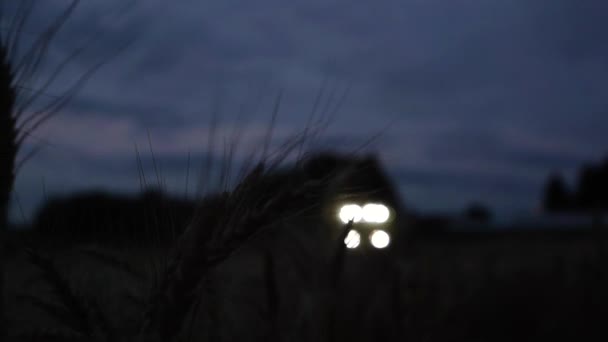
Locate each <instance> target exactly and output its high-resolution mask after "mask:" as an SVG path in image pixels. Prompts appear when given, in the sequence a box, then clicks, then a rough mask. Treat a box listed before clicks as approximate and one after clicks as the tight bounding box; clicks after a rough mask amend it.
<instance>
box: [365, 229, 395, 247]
mask: <svg viewBox="0 0 608 342" xmlns="http://www.w3.org/2000/svg"><path fill="white" fill-rule="evenodd" d="M369 240H370V242H371V243H372V246H374V247H376V248H379V249H380V248H385V247H387V246H388V245H389V244H390V243H391V237H390V236H389V235H388V233H387V232H385V231H384V230H374V231H373V232H372V233H371V235H370V236H369Z"/></svg>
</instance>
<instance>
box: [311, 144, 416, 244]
mask: <svg viewBox="0 0 608 342" xmlns="http://www.w3.org/2000/svg"><path fill="white" fill-rule="evenodd" d="M306 169H308V170H309V173H310V174H312V175H313V176H317V177H318V175H319V174H324V175H327V174H330V173H332V172H329V170H332V171H333V175H334V177H333V179H332V181H331V182H330V184H329V186H328V189H327V194H328V195H327V196H325V197H324V205H323V210H324V213H323V214H322V216H323V218H324V219H325V220H326V223H327V225H328V226H329V227H331V228H330V229H332V230H333V231H332V233H333V234H332V235H334V236H336V235H339V233H343V232H342V231H341V228H342V227H344V226H345V225H346V224H348V223H349V222H350V221H351V220H352V228H351V229H350V231H349V232H347V233H346V237H345V239H344V244H345V245H346V247H347V248H348V249H350V250H353V251H354V250H357V251H361V250H375V249H377V250H381V249H386V248H390V247H392V246H394V245H395V244H396V243H397V242H398V240H399V239H401V238H403V237H404V236H405V235H406V234H405V233H406V230H407V229H408V227H407V224H406V220H407V219H406V212H405V208H404V206H403V203H402V201H401V199H400V198H399V196H398V194H397V192H396V191H395V187H394V185H393V183H392V182H391V180H390V179H389V177H388V175H387V174H386V172H385V171H384V169H383V168H382V166H381V164H380V161H379V160H378V158H377V157H376V156H374V155H367V156H362V157H353V156H345V155H342V156H338V155H335V154H320V155H317V156H315V157H314V158H312V159H310V160H308V161H307V166H306Z"/></svg>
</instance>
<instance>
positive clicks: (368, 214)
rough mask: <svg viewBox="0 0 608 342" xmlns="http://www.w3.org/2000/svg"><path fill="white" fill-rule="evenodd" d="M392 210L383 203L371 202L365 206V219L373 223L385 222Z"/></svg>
mask: <svg viewBox="0 0 608 342" xmlns="http://www.w3.org/2000/svg"><path fill="white" fill-rule="evenodd" d="M390 215H391V214H390V211H389V210H388V208H387V207H386V206H385V205H383V204H376V203H369V204H366V205H365V206H364V207H363V215H362V216H363V220H364V221H365V222H371V223H384V222H386V221H388V219H389V217H390Z"/></svg>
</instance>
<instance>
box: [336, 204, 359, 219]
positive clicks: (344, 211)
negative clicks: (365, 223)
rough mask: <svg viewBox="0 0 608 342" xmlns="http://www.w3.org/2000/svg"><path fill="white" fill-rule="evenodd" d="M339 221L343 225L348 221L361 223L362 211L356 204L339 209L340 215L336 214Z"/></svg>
mask: <svg viewBox="0 0 608 342" xmlns="http://www.w3.org/2000/svg"><path fill="white" fill-rule="evenodd" d="M338 216H339V217H340V220H342V222H344V223H348V222H349V221H350V220H353V221H354V222H359V221H361V218H362V217H363V209H361V207H360V206H358V205H356V204H347V205H344V206H342V208H340V213H339V214H338Z"/></svg>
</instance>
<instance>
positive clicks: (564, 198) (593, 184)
mask: <svg viewBox="0 0 608 342" xmlns="http://www.w3.org/2000/svg"><path fill="white" fill-rule="evenodd" d="M543 208H544V210H545V211H546V212H549V213H595V212H598V211H607V210H608V158H606V159H605V160H603V161H601V162H598V163H587V164H585V165H583V166H581V167H580V169H579V171H578V174H577V179H576V182H575V184H574V186H573V187H571V186H569V185H568V183H567V182H566V181H565V179H564V176H563V175H562V174H560V173H553V174H552V175H550V176H549V178H548V179H547V181H546V183H545V186H544V190H543Z"/></svg>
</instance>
